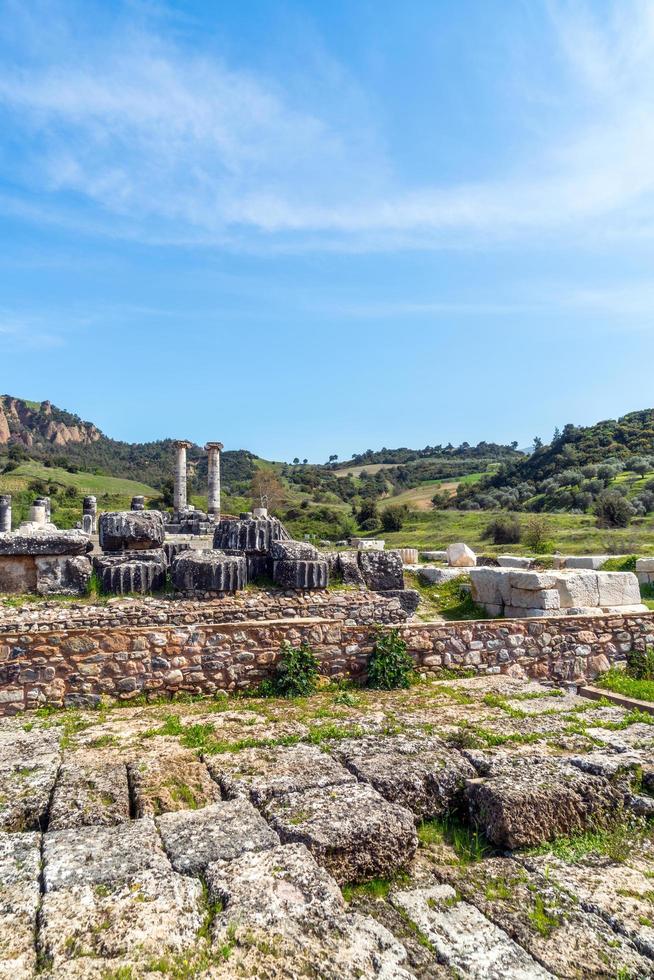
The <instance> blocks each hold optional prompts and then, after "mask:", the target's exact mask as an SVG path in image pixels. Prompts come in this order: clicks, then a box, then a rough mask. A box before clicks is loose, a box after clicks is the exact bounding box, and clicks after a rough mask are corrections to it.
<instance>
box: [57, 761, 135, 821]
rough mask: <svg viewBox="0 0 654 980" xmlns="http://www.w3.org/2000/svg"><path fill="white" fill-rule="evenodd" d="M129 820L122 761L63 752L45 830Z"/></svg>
mask: <svg viewBox="0 0 654 980" xmlns="http://www.w3.org/2000/svg"><path fill="white" fill-rule="evenodd" d="M127 820H129V787H128V784H127V768H126V766H125V764H124V763H118V764H114V763H109V762H106V761H103V759H102V758H99V757H98V756H97V754H96V753H93V752H89V753H84V752H75V753H73V754H71V755H68V756H66V758H65V760H64V762H63V763H62V766H61V768H60V770H59V775H58V777H57V782H56V784H55V789H54V794H53V797H52V805H51V808H50V818H49V821H48V830H50V831H52V830H68V829H71V828H73V827H88V826H113V825H115V824H120V823H125V822H126V821H127Z"/></svg>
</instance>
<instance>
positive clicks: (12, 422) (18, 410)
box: [0, 395, 102, 448]
mask: <svg viewBox="0 0 654 980" xmlns="http://www.w3.org/2000/svg"><path fill="white" fill-rule="evenodd" d="M101 436H102V433H101V432H100V430H99V429H98V428H96V426H94V425H92V424H91V423H90V422H82V420H81V419H80V418H78V417H77V416H76V415H72V414H71V413H70V412H63V411H61V409H58V408H54V407H53V406H52V405H51V403H50V402H47V401H46V402H41V403H38V402H27V401H24V400H23V399H21V398H12V397H10V396H9V395H2V396H0V446H6V445H9V444H11V443H20V444H22V445H23V446H26V447H27V448H31V447H32V446H34V445H39V444H40V445H43V444H49V445H51V446H68V445H71V444H72V445H82V446H84V445H90V444H91V443H94V442H97V441H98V440H99V439H100V438H101Z"/></svg>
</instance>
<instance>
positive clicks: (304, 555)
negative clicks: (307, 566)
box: [270, 541, 322, 561]
mask: <svg viewBox="0 0 654 980" xmlns="http://www.w3.org/2000/svg"><path fill="white" fill-rule="evenodd" d="M270 557H271V558H272V559H273V561H315V560H316V559H318V558H321V557H322V556H321V554H320V552H319V551H318V549H317V548H316V547H314V545H312V544H309V542H308V541H273V542H272V544H271V545H270Z"/></svg>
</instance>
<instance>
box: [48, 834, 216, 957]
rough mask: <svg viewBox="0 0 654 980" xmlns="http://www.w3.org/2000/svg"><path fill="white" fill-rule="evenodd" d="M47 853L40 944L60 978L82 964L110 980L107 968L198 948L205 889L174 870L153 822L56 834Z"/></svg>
mask: <svg viewBox="0 0 654 980" xmlns="http://www.w3.org/2000/svg"><path fill="white" fill-rule="evenodd" d="M44 854H45V867H44V872H43V874H44V881H45V889H46V890H45V894H44V896H43V902H42V907H41V912H40V924H41V927H40V929H39V934H38V944H39V954H40V958H41V960H42V962H45V963H50V964H51V965H52V969H53V971H54V974H55V975H57V976H58V975H61V976H67V975H69V973H70V972H71V971H72V970H73V968H74V964H75V963H76V962H77V961H78V960H80V959H82V958H83V960H84V962H85V963H86V964H88V970H89V973H88V975H94V974H93V971H94V970H95V971H96V974H97V971H98V970H100V973H99V974H97V975H103V976H107V975H111V972H110V970H109V968H108V966H107V963H109V964H110V965H111V969H118V967H119V966H121V967H122V966H123V965H124V964H125V962H127V963H132V962H133V961H134V960H135V959H136V960H138V961H143V960H147V959H148V958H152V957H155V956H159V955H162V954H163V953H164V952H171V953H181V952H182V951H184V950H185V949H188V948H190V947H191V946H192V945H193V944H194V943H195V942H196V939H197V934H198V930H199V929H200V928H201V926H202V924H203V922H204V919H205V908H204V903H203V889H202V884H201V882H200V881H199V880H197V879H193V878H189V877H187V876H185V875H181V874H178V873H177V872H175V871H174V870H173V869H172V868H171V866H170V863H169V861H168V859H167V857H166V855H165V853H164V851H163V848H162V846H161V842H160V840H159V835H158V833H157V830H156V827H155V825H154V822H153V821H152V820H151V819H149V818H145V819H143V820H139V821H134V822H132V823H129V824H122V825H119V826H117V827H93V828H76V829H74V830H61V831H54V832H52V833H49V834H47V835H46V837H45V840H44ZM94 960H96V961H97V962H96V963H95V966H94ZM102 971H105V972H102ZM80 975H86V974H84V973H82V974H80Z"/></svg>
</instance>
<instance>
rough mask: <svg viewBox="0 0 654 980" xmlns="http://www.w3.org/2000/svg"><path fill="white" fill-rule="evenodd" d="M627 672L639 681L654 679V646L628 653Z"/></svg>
mask: <svg viewBox="0 0 654 980" xmlns="http://www.w3.org/2000/svg"><path fill="white" fill-rule="evenodd" d="M627 673H628V674H629V676H630V677H633V678H634V679H635V680H637V681H654V648H652V647H648V648H647V650H632V651H631V652H630V653H628V654H627Z"/></svg>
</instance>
